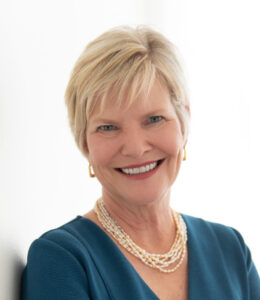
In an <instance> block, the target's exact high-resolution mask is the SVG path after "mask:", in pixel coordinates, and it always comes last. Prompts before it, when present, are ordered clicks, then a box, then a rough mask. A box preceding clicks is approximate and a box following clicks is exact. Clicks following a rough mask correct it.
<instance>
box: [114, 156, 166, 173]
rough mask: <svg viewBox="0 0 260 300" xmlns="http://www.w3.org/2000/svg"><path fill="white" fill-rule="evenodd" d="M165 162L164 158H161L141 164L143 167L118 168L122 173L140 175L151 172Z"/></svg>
mask: <svg viewBox="0 0 260 300" xmlns="http://www.w3.org/2000/svg"><path fill="white" fill-rule="evenodd" d="M162 162H163V159H160V160H158V161H155V162H152V163H148V164H147V165H144V166H141V167H135V168H117V169H116V170H118V171H119V172H121V173H124V174H126V175H138V174H143V173H147V172H150V171H152V170H154V169H155V168H156V167H158V166H159V165H160V164H161V163H162Z"/></svg>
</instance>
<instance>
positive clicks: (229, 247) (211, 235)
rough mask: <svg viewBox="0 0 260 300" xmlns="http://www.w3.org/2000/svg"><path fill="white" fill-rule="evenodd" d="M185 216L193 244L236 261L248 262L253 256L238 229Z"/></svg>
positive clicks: (189, 236)
mask: <svg viewBox="0 0 260 300" xmlns="http://www.w3.org/2000/svg"><path fill="white" fill-rule="evenodd" d="M183 218H184V220H185V222H186V225H187V229H188V238H189V239H190V240H191V241H192V243H193V245H195V244H196V245H198V246H199V247H201V248H203V249H205V251H206V250H208V251H211V252H212V253H215V254H217V253H218V254H219V255H224V256H225V257H226V258H227V259H229V258H231V257H232V261H234V262H238V261H240V262H241V263H247V261H248V260H249V259H250V258H251V256H250V251H249V249H248V247H247V246H246V244H245V241H244V239H243V237H242V235H241V234H240V233H239V232H238V231H237V230H236V229H234V228H232V227H230V226H226V225H223V224H219V223H216V222H210V221H206V220H204V219H201V218H196V217H192V216H187V215H183Z"/></svg>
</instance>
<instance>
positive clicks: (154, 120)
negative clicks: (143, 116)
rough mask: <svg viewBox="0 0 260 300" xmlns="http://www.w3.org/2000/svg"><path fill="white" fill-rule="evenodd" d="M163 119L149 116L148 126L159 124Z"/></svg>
mask: <svg viewBox="0 0 260 300" xmlns="http://www.w3.org/2000/svg"><path fill="white" fill-rule="evenodd" d="M163 119H164V118H163V117H162V116H151V117H149V118H148V124H149V123H150V124H151V123H159V122H161V121H162V120H163Z"/></svg>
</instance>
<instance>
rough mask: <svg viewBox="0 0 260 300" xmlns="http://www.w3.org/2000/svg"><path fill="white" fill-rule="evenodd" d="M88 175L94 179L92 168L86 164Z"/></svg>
mask: <svg viewBox="0 0 260 300" xmlns="http://www.w3.org/2000/svg"><path fill="white" fill-rule="evenodd" d="M88 173H89V177H91V178H94V177H96V175H95V173H94V172H93V173H92V167H91V164H88Z"/></svg>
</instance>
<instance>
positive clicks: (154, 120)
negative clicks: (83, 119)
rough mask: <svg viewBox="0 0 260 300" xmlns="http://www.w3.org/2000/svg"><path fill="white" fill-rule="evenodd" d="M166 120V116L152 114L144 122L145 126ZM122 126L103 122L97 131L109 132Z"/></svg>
mask: <svg viewBox="0 0 260 300" xmlns="http://www.w3.org/2000/svg"><path fill="white" fill-rule="evenodd" d="M163 121H165V118H164V117H163V116H151V117H148V118H147V119H146V120H145V121H144V122H143V125H144V126H146V125H147V126H152V125H157V124H160V123H161V122H163ZM119 129H120V128H119V127H118V126H115V125H112V124H103V125H100V126H98V127H97V132H102V133H106V132H107V133H109V132H114V131H117V130H119Z"/></svg>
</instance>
